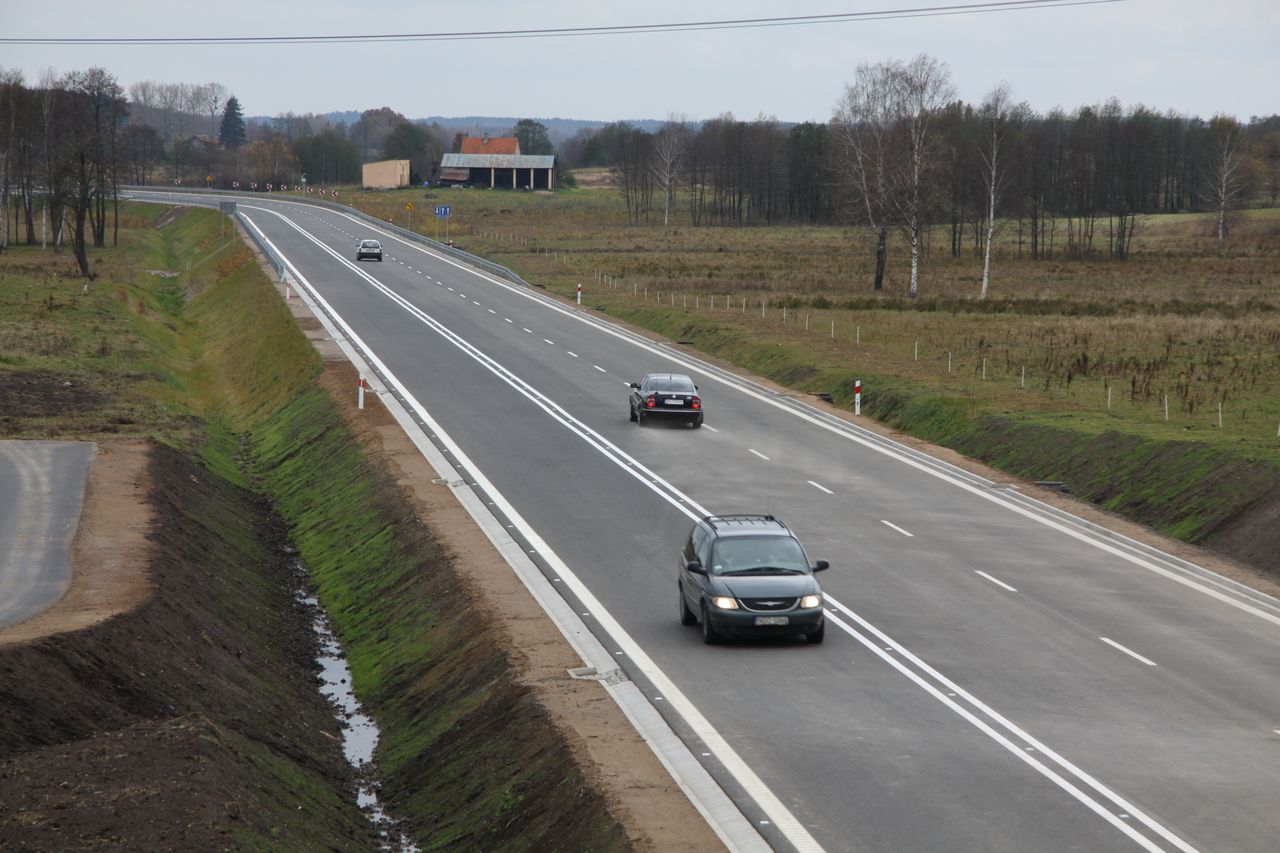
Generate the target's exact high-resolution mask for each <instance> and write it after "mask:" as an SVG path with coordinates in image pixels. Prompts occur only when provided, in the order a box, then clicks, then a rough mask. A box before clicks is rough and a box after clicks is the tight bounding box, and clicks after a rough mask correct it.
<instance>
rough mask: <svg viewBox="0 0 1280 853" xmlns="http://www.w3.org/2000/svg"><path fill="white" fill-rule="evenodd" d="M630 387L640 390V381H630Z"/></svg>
mask: <svg viewBox="0 0 1280 853" xmlns="http://www.w3.org/2000/svg"><path fill="white" fill-rule="evenodd" d="M631 387H632V388H634V389H636V390H637V391H639V390H640V383H639V382H632V383H631Z"/></svg>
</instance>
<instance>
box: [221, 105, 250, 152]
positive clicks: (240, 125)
mask: <svg viewBox="0 0 1280 853" xmlns="http://www.w3.org/2000/svg"><path fill="white" fill-rule="evenodd" d="M218 141H219V142H221V143H222V146H223V147H224V148H239V147H240V146H241V145H244V143H245V132H244V117H243V115H242V114H241V113H240V102H239V101H238V100H236V96H235V95H232V96H231V97H230V98H227V106H226V108H225V109H223V111H222V128H221V130H219V131H218Z"/></svg>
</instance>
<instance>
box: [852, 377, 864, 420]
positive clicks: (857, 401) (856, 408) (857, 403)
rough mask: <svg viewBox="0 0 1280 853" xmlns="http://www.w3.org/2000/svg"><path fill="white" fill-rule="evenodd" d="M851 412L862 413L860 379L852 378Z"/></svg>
mask: <svg viewBox="0 0 1280 853" xmlns="http://www.w3.org/2000/svg"><path fill="white" fill-rule="evenodd" d="M853 413H854V414H855V415H861V414H862V380H861V379H855V380H853Z"/></svg>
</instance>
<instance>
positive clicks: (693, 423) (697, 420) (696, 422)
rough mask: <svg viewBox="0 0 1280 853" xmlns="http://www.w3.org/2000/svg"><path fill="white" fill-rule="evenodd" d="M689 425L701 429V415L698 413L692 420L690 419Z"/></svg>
mask: <svg viewBox="0 0 1280 853" xmlns="http://www.w3.org/2000/svg"><path fill="white" fill-rule="evenodd" d="M689 426H691V427H693V428H694V429H701V428H702V415H698V416H697V417H696V418H694V419H693V420H692V421H690V422H689Z"/></svg>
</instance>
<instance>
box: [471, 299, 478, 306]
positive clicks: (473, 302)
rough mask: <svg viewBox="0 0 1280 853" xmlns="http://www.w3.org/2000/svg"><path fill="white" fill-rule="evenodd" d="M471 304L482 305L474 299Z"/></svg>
mask: <svg viewBox="0 0 1280 853" xmlns="http://www.w3.org/2000/svg"><path fill="white" fill-rule="evenodd" d="M471 304H472V305H479V304H480V303H479V302H476V301H475V300H474V299H472V300H471Z"/></svg>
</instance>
